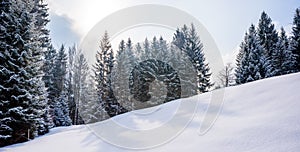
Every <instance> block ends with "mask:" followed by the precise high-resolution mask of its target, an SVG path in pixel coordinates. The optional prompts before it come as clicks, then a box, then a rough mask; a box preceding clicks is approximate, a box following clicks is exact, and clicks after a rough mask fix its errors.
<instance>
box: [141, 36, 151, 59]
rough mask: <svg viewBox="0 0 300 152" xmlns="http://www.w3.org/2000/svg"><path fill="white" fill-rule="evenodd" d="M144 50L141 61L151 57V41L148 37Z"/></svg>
mask: <svg viewBox="0 0 300 152" xmlns="http://www.w3.org/2000/svg"><path fill="white" fill-rule="evenodd" d="M143 50H144V51H143V52H142V53H141V61H143V60H146V59H149V54H150V53H151V51H150V43H149V41H148V39H147V38H146V39H145V41H144V44H143Z"/></svg>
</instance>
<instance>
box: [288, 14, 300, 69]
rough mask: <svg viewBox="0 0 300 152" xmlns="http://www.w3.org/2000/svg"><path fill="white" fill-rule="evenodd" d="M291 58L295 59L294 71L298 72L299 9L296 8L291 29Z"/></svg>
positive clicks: (299, 56) (299, 41) (299, 50)
mask: <svg viewBox="0 0 300 152" xmlns="http://www.w3.org/2000/svg"><path fill="white" fill-rule="evenodd" d="M290 49H291V51H292V53H293V56H295V57H296V62H297V63H296V67H295V69H294V71H297V72H298V71H300V9H299V8H297V9H296V12H295V15H294V19H293V27H292V36H291V46H290Z"/></svg>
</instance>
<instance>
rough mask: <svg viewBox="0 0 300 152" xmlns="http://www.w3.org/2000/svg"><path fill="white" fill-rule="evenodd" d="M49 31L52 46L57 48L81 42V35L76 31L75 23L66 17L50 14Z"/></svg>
mask: <svg viewBox="0 0 300 152" xmlns="http://www.w3.org/2000/svg"><path fill="white" fill-rule="evenodd" d="M50 20H51V22H50V23H49V29H50V37H51V39H52V44H53V45H54V46H55V47H57V46H59V45H61V44H65V45H66V46H71V45H73V44H75V43H76V44H78V43H79V42H80V38H81V37H80V35H79V34H78V33H77V32H76V31H75V30H74V28H72V27H74V26H73V25H74V22H73V20H72V19H70V18H69V17H67V16H66V15H58V14H56V13H54V12H50Z"/></svg>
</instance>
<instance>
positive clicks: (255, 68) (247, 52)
mask: <svg viewBox="0 0 300 152" xmlns="http://www.w3.org/2000/svg"><path fill="white" fill-rule="evenodd" d="M237 61H238V63H237V69H236V71H235V76H236V84H243V83H246V82H251V81H254V80H259V79H262V78H265V75H266V73H267V70H268V69H269V67H268V65H269V63H268V60H267V59H266V57H265V54H264V50H263V47H262V46H261V45H260V41H259V38H258V35H257V33H256V30H255V26H254V25H253V24H252V25H251V26H250V28H249V31H248V33H246V34H245V38H244V42H242V44H241V48H240V53H239V55H238V60H237Z"/></svg>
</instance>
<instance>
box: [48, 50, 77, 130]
mask: <svg viewBox="0 0 300 152" xmlns="http://www.w3.org/2000/svg"><path fill="white" fill-rule="evenodd" d="M54 64H55V65H54V73H53V75H54V83H53V84H54V97H55V98H54V100H53V101H52V102H51V103H50V105H51V107H53V111H54V115H53V116H52V117H53V122H54V125H55V126H62V125H71V124H72V122H71V119H70V117H69V106H68V94H67V81H66V74H67V55H66V52H65V47H64V45H62V46H61V47H60V49H59V51H58V53H57V57H56V59H55V63H54ZM66 112H68V113H66Z"/></svg>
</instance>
